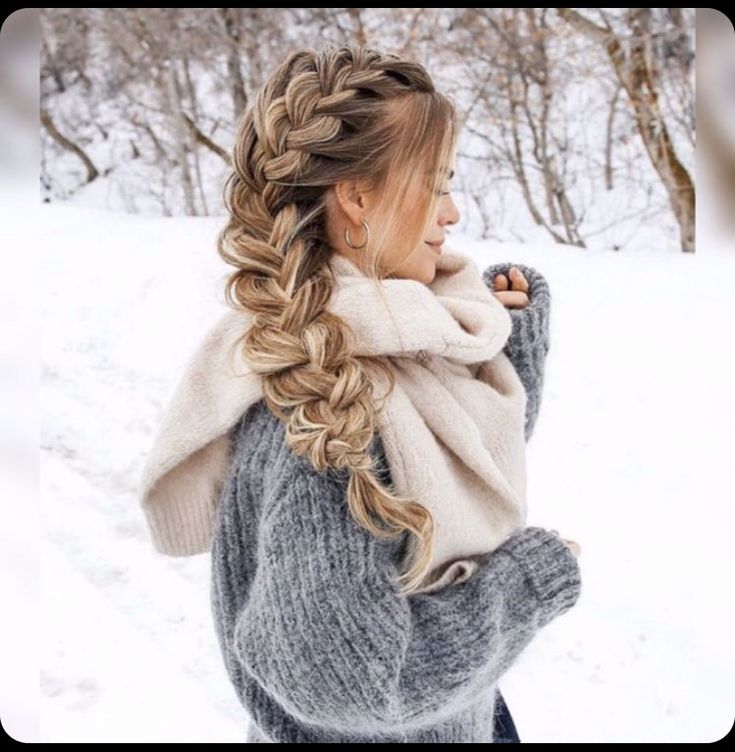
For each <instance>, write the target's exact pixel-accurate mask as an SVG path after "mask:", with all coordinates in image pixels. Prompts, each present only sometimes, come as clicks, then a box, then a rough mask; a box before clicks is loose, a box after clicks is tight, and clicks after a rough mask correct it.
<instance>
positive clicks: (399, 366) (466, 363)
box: [139, 246, 527, 592]
mask: <svg viewBox="0 0 735 752" xmlns="http://www.w3.org/2000/svg"><path fill="white" fill-rule="evenodd" d="M331 265H332V268H333V269H334V270H335V273H336V274H337V285H336V287H335V291H334V294H333V296H332V298H331V300H330V304H329V310H331V311H332V312H333V313H335V314H336V315H338V316H340V317H341V318H343V319H344V320H346V321H347V323H348V324H349V325H350V326H351V328H352V330H353V331H354V333H355V335H356V341H357V343H358V351H357V355H358V356H360V355H386V356H390V358H389V362H390V364H391V367H392V368H393V370H394V374H395V377H396V385H395V388H394V390H393V392H392V393H391V395H390V397H389V398H388V399H387V401H386V403H385V408H384V410H383V411H382V412H381V413H379V418H378V430H379V432H380V435H381V439H382V441H383V444H384V447H385V453H386V459H387V461H388V465H389V469H390V474H391V478H392V480H393V484H394V487H395V490H396V491H397V492H398V493H399V494H401V495H408V496H410V497H411V498H413V499H416V500H418V501H419V502H420V503H422V504H423V505H424V506H425V507H426V508H427V509H429V511H430V512H431V513H432V515H433V516H434V520H435V537H434V546H433V556H432V565H431V569H430V572H429V574H428V575H427V577H426V579H425V581H424V583H423V584H422V590H423V591H426V592H429V591H432V590H436V589H438V588H439V587H443V586H444V585H446V584H449V583H450V582H456V581H458V580H459V581H461V580H463V579H466V578H467V577H469V576H470V575H471V574H472V572H473V571H474V570H475V569H476V562H475V561H474V559H473V558H472V557H473V556H476V555H478V554H482V553H484V552H487V551H491V550H493V549H494V548H496V547H497V546H498V545H499V544H500V543H501V542H502V541H503V540H505V539H506V538H507V537H508V536H509V535H510V534H511V533H512V532H514V531H515V530H517V529H518V528H520V527H522V526H523V525H524V524H525V518H526V473H525V471H526V466H525V457H526V455H525V439H524V417H525V408H526V399H527V398H526V393H525V391H524V388H523V385H522V383H521V381H520V379H519V377H518V375H517V373H516V371H515V369H514V368H513V366H512V364H511V362H510V361H509V359H508V358H507V356H506V355H505V354H504V352H503V346H504V345H505V343H506V341H507V339H508V337H509V335H510V333H511V318H510V315H509V313H508V311H507V310H506V309H505V307H504V306H503V304H502V303H501V302H500V301H499V300H497V298H495V297H494V296H493V294H492V293H491V292H490V290H489V288H488V286H487V285H486V284H485V282H484V281H483V280H482V277H481V275H480V271H479V269H478V268H477V266H476V265H475V263H474V261H473V260H472V259H471V258H470V257H468V256H466V255H464V254H462V253H459V252H457V251H454V250H452V249H450V248H448V247H446V246H445V248H444V251H443V253H442V254H441V255H440V256H439V257H438V259H437V266H436V275H435V278H434V280H433V281H432V282H431V283H430V284H429V285H425V284H423V283H421V282H418V281H415V280H408V279H383V280H380V282H379V283H378V284H380V286H381V287H382V292H383V293H384V294H383V295H379V294H378V293H377V292H376V290H375V284H376V282H375V281H374V280H372V279H369V278H368V277H366V276H365V275H363V274H362V272H361V271H360V270H359V268H358V267H357V266H356V265H354V264H353V263H352V262H351V261H350V260H349V259H347V258H345V257H344V256H341V255H339V254H335V255H334V256H333V257H332V260H331ZM249 321H250V317H249V315H248V314H245V313H243V312H241V311H229V312H227V313H226V314H225V315H224V316H222V317H221V318H220V320H219V321H218V322H216V324H215V325H214V326H213V327H212V329H211V330H210V331H209V332H208V333H207V335H206V336H205V338H204V341H203V342H202V343H201V344H200V345H199V347H198V348H197V350H196V351H195V352H194V354H193V356H192V358H191V359H190V361H189V363H188V365H187V366H186V368H185V370H184V373H183V376H182V377H181V378H180V380H179V383H178V385H177V387H176V389H175V391H174V394H173V397H172V399H171V401H170V403H169V405H168V407H167V409H166V411H165V413H164V415H163V419H162V421H161V424H160V426H159V429H158V432H157V434H156V436H155V438H154V441H153V445H152V448H151V450H150V452H149V454H148V456H147V459H146V463H145V467H144V470H143V475H142V478H141V482H140V487H139V498H140V501H141V504H142V507H143V510H144V512H145V517H146V521H147V523H148V526H149V529H150V532H151V535H152V539H153V543H154V546H155V548H156V549H157V550H158V551H159V552H161V553H164V554H168V555H172V556H188V555H192V554H197V553H204V552H207V551H209V549H210V545H211V536H212V529H213V524H214V520H215V513H216V509H217V505H218V503H219V495H220V493H221V489H222V486H223V484H224V480H225V477H226V475H227V472H228V469H229V468H228V461H229V457H230V442H231V429H232V428H233V427H234V425H235V424H236V423H237V422H238V420H239V419H240V418H241V417H242V415H243V413H244V412H245V411H246V410H247V409H248V408H249V407H250V406H251V405H252V404H254V403H255V402H257V401H258V400H260V399H262V397H263V391H262V386H261V381H260V376H259V375H258V374H257V373H254V372H253V371H252V370H251V369H250V368H249V367H248V364H247V362H246V361H244V359H243V355H242V353H241V351H240V348H239V347H236V346H235V340H236V339H237V337H238V336H240V335H241V334H242V332H243V327H246V326H247V325H248V322H249ZM385 390H386V385H385V384H383V383H381V384H379V386H378V389H377V394H379V395H382V394H384V393H385Z"/></svg>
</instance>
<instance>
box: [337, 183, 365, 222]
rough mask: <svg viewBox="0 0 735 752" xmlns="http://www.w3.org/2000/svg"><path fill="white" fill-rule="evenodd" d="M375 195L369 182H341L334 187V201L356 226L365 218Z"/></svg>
mask: <svg viewBox="0 0 735 752" xmlns="http://www.w3.org/2000/svg"><path fill="white" fill-rule="evenodd" d="M373 196H374V193H373V192H371V191H370V187H369V185H368V184H367V181H364V180H354V179H353V180H341V181H340V182H339V183H336V184H335V185H334V201H335V203H336V204H337V206H339V208H340V209H341V210H342V211H343V212H344V213H345V214H346V215H347V216H348V217H349V218H350V219H351V220H352V222H353V223H354V224H356V225H359V224H360V219H362V218H363V217H364V216H365V212H366V211H368V210H369V209H370V207H371V205H372V202H373V200H374V199H373Z"/></svg>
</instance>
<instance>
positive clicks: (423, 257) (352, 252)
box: [328, 170, 460, 285]
mask: <svg viewBox="0 0 735 752" xmlns="http://www.w3.org/2000/svg"><path fill="white" fill-rule="evenodd" d="M453 175H454V170H452V171H451V172H450V173H449V174H448V176H447V180H446V181H445V182H444V184H443V185H441V186H440V189H439V190H440V191H441V192H442V195H441V197H440V199H439V202H438V203H437V206H436V209H435V211H434V216H433V217H432V218H431V222H430V224H429V229H428V230H427V233H426V237H425V238H423V239H422V241H421V242H420V244H419V245H418V247H417V248H414V249H413V251H411V253H409V254H408V256H406V257H405V258H401V256H403V255H404V254H405V251H403V250H402V249H400V248H395V249H394V248H386V249H385V250H384V252H383V254H382V256H381V266H382V269H383V271H384V274H387V275H388V276H391V277H396V278H398V279H414V280H416V281H418V282H423V283H424V284H425V285H428V284H430V283H431V282H432V281H433V279H434V276H435V274H436V262H437V259H438V258H439V255H440V253H441V248H440V247H433V246H432V245H430V244H431V243H434V244H437V245H438V246H441V244H442V243H443V242H444V241H445V240H446V234H447V231H446V227H447V225H454V224H457V222H459V219H460V213H459V210H458V209H457V205H456V204H455V203H454V199H453V197H452V193H451V190H450V185H449V181H450V180H451V179H452V177H453ZM335 195H336V197H337V200H336V201H335V207H336V211H333V212H332V215H331V218H330V222H329V227H328V232H329V237H330V240H331V244H332V247H333V248H335V249H336V252H338V253H341V254H342V255H343V256H346V257H347V258H348V259H349V260H350V261H352V262H353V263H355V264H356V265H357V266H358V267H361V268H365V258H364V257H365V249H362V250H360V249H354V248H350V246H349V245H347V243H346V242H345V237H344V228H345V227H348V228H349V235H350V240H351V242H352V243H353V245H361V244H362V243H364V242H365V228H364V227H363V226H362V225H361V224H360V223H359V219H358V218H359V217H368V218H367V220H366V221H367V223H368V225H369V224H370V219H369V206H370V201H372V200H374V198H373V197H372V196H369V197H363V198H362V199H361V198H360V197H359V195H358V194H351V193H349V192H348V191H347V189H346V188H342V189H339V190H337V191H336V192H335ZM405 203H406V206H410V205H411V201H410V200H408V199H407V200H406V202H405ZM366 208H367V209H368V211H366ZM355 224H357V227H355ZM367 252H368V253H369V254H372V253H375V248H370V243H368V248H367Z"/></svg>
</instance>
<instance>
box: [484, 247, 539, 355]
mask: <svg viewBox="0 0 735 752" xmlns="http://www.w3.org/2000/svg"><path fill="white" fill-rule="evenodd" d="M513 266H515V267H517V268H518V269H519V270H520V271H521V272H522V273H523V276H524V277H525V278H526V279H527V280H528V292H527V293H526V294H527V295H528V305H527V306H526V307H525V308H508V309H507V310H508V313H510V317H511V320H512V322H513V332H512V334H511V336H510V338H509V342H511V343H512V344H513V345H516V343H517V346H518V347H522V348H528V347H529V346H535V347H539V346H540V347H541V348H543V352H544V355H545V354H546V353H548V351H549V344H550V337H549V310H550V307H551V291H550V290H549V283H548V282H547V281H546V278H545V277H544V275H543V274H541V272H539V271H538V270H537V269H535V268H534V267H532V266H526V265H525V264H519V263H516V262H513V261H504V262H501V263H498V264H491V265H490V266H488V267H487V269H485V271H483V273H482V279H483V281H484V282H485V284H486V285H487V286H488V288H490V290H493V291H494V288H493V280H494V279H495V277H497V276H498V274H505V276H506V277H508V273H509V272H510V269H511V267H513ZM508 281H509V282H510V278H508Z"/></svg>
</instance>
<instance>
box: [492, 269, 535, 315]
mask: <svg viewBox="0 0 735 752" xmlns="http://www.w3.org/2000/svg"><path fill="white" fill-rule="evenodd" d="M509 286H510V288H511V289H508V287H509ZM528 288H529V285H528V280H527V279H526V278H525V276H524V275H523V272H522V271H521V270H520V269H519V268H518V267H517V266H511V268H510V269H509V270H508V276H506V275H505V274H496V275H495V277H494V278H493V295H495V297H496V298H497V299H498V300H499V301H500V302H501V303H502V304H503V305H504V306H505V307H506V308H525V307H526V306H527V305H528V303H529V300H528Z"/></svg>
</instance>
